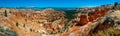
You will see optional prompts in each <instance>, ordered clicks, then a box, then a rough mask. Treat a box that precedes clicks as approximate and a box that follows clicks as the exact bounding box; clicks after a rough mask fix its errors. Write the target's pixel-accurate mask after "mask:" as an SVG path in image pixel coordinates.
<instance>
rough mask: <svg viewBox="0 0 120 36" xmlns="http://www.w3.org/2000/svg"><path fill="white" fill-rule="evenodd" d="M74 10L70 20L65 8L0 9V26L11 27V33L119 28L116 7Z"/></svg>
mask: <svg viewBox="0 0 120 36" xmlns="http://www.w3.org/2000/svg"><path fill="white" fill-rule="evenodd" d="M77 12H78V13H77V14H75V15H76V17H74V19H72V20H69V19H67V18H65V17H66V15H65V14H66V13H65V12H64V11H60V10H54V9H51V8H48V9H44V10H37V11H35V10H30V9H28V10H26V9H7V8H0V26H3V27H7V29H9V30H12V32H10V33H14V34H13V36H88V35H89V34H90V33H92V32H97V31H98V30H100V29H102V30H104V29H107V28H110V27H114V28H116V29H120V28H119V27H120V26H117V25H119V24H120V16H119V14H120V11H119V10H113V9H111V8H108V7H95V8H92V9H91V8H88V9H87V8H86V10H82V12H81V11H77ZM68 20H69V21H68ZM108 25H111V26H108ZM101 26H103V28H101ZM3 30H4V29H3ZM5 31H6V30H5ZM13 31H14V32H13ZM1 32H2V30H1V29H0V34H6V33H4V32H2V33H1ZM10 35H11V36H12V34H10ZM5 36H8V35H5Z"/></svg>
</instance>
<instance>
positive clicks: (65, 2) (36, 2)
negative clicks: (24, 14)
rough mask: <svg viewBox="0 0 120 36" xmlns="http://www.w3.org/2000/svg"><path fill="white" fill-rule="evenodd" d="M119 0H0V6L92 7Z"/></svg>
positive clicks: (119, 0)
mask: <svg viewBox="0 0 120 36" xmlns="http://www.w3.org/2000/svg"><path fill="white" fill-rule="evenodd" d="M114 2H120V0H0V7H87V6H88V7H92V6H99V5H103V4H113V3H114Z"/></svg>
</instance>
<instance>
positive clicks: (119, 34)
mask: <svg viewBox="0 0 120 36" xmlns="http://www.w3.org/2000/svg"><path fill="white" fill-rule="evenodd" d="M92 36H120V30H118V29H114V28H109V29H107V30H104V31H98V32H97V33H94V34H92Z"/></svg>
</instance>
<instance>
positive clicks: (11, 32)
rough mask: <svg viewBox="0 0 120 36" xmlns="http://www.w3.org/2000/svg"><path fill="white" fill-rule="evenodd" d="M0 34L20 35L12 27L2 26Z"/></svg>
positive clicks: (4, 35)
mask: <svg viewBox="0 0 120 36" xmlns="http://www.w3.org/2000/svg"><path fill="white" fill-rule="evenodd" d="M0 36H18V34H17V33H16V32H14V31H12V30H10V29H7V28H4V27H2V26H0Z"/></svg>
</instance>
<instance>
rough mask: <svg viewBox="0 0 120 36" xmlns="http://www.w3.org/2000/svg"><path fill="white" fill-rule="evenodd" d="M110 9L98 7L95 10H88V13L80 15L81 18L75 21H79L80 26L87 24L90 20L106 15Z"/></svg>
mask: <svg viewBox="0 0 120 36" xmlns="http://www.w3.org/2000/svg"><path fill="white" fill-rule="evenodd" d="M103 9H104V10H103ZM109 10H110V9H109V8H104V7H98V8H96V9H95V11H89V12H87V15H86V14H81V15H79V16H78V17H79V18H80V20H79V21H74V22H77V23H78V24H77V25H80V26H82V25H85V24H87V23H88V22H93V21H94V20H96V19H97V18H99V17H103V16H105V15H106V14H107V13H108V11H109Z"/></svg>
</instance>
